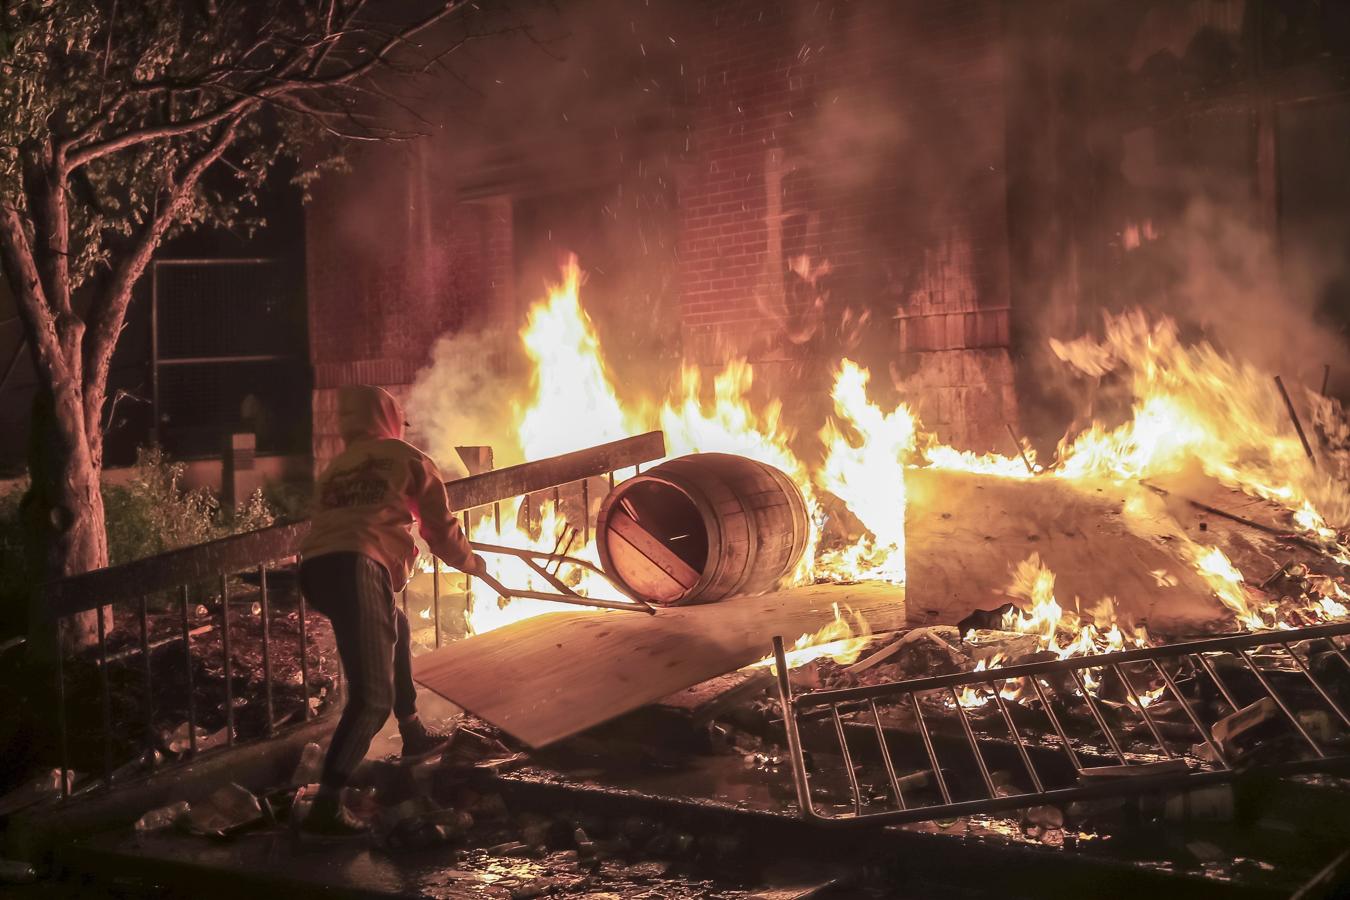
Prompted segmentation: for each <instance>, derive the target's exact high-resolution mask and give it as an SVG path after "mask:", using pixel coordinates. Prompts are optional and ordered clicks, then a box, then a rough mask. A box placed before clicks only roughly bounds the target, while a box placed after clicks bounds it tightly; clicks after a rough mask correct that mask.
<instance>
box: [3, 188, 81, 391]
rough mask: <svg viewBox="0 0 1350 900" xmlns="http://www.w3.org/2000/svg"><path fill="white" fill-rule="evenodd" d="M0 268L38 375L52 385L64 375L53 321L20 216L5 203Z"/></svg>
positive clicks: (59, 342)
mask: <svg viewBox="0 0 1350 900" xmlns="http://www.w3.org/2000/svg"><path fill="white" fill-rule="evenodd" d="M0 264H3V267H4V273H5V280H6V281H8V282H9V286H10V289H11V291H12V292H13V294H14V301H15V303H16V304H17V305H18V307H19V318H20V320H21V321H22V322H23V325H24V331H25V332H27V334H28V336H29V338H30V340H32V342H33V356H34V361H35V362H36V364H37V367H38V373H39V374H40V375H41V376H42V378H43V379H44V381H45V382H46V383H47V384H54V383H56V381H57V379H59V378H62V377H64V375H65V373H66V366H65V363H64V361H63V360H62V358H61V352H60V347H61V341H60V339H59V338H58V336H57V330H56V318H55V317H54V316H53V315H52V311H51V308H50V307H49V306H48V305H47V298H46V295H45V294H44V293H43V290H42V278H41V277H40V276H39V275H38V269H37V263H36V262H35V261H34V259H33V249H32V245H31V244H30V243H29V241H28V231H27V228H26V225H25V223H24V220H23V216H22V215H21V214H20V213H19V211H18V210H17V209H15V208H14V207H13V205H11V204H9V203H3V204H0Z"/></svg>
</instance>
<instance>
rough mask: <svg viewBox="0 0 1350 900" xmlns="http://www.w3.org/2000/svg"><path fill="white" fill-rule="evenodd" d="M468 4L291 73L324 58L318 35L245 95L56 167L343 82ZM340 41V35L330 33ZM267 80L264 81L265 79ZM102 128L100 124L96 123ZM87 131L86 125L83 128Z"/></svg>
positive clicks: (457, 0) (457, 2)
mask: <svg viewBox="0 0 1350 900" xmlns="http://www.w3.org/2000/svg"><path fill="white" fill-rule="evenodd" d="M467 5H470V4H469V0H446V2H445V5H444V6H442V7H441V8H440V9H438V10H436V11H434V12H432V13H429V14H428V15H426V16H424V17H422V18H421V19H418V20H417V21H415V22H412V23H410V24H409V25H407V26H405V27H404V28H402V29H401V30H399V31H398V32H396V33H394V34H392V35H390V36H389V37H388V38H387V39H385V40H384V41H383V42H381V43H380V44H379V46H378V47H377V48H376V49H375V50H374V51H373V52H372V53H371V54H370V55H369V57H368V58H367V59H365V60H364V61H362V62H359V63H355V64H353V65H349V66H347V67H346V68H343V69H340V70H338V71H336V72H333V73H330V74H328V75H320V74H318V73H317V71H316V72H315V74H313V75H310V76H298V75H297V72H299V71H302V67H304V66H306V64H312V63H314V62H315V61H316V60H318V59H322V58H325V57H326V56H327V54H328V52H329V51H330V50H331V48H332V46H333V43H334V38H335V36H334V35H325V37H324V38H323V39H321V40H320V41H318V42H316V43H315V44H312V45H307V46H303V47H301V48H300V49H298V50H297V51H296V53H295V55H294V56H292V57H291V58H289V59H287V60H285V61H284V62H282V63H279V64H278V65H277V66H276V67H274V68H273V69H268V70H267V71H266V72H264V73H262V74H261V75H259V76H258V77H256V78H255V79H253V81H254V82H256V83H257V85H258V86H256V87H253V86H251V85H245V86H243V87H241V88H235V89H234V90H235V91H236V92H238V93H243V94H245V96H242V97H238V98H237V99H235V100H233V101H231V102H229V103H226V104H225V105H223V106H221V107H219V108H216V109H213V110H211V111H208V112H204V113H201V114H199V115H196V116H191V117H189V118H187V119H183V120H181V121H178V122H165V123H162V124H158V125H146V126H143V127H140V128H132V129H129V130H127V131H124V132H122V133H121V134H116V135H113V136H111V137H108V138H105V139H103V140H99V141H92V142H90V143H87V144H84V145H83V146H79V147H75V148H72V149H70V151H69V152H68V153H67V154H65V157H64V159H63V160H62V168H63V170H64V173H65V174H68V173H69V172H71V171H73V170H74V169H76V168H79V167H80V166H83V165H87V164H88V163H90V162H93V161H94V160H96V159H100V158H102V157H104V156H108V155H109V154H112V153H116V152H118V151H119V150H125V149H128V148H130V147H135V146H137V145H140V144H144V143H148V142H151V141H158V140H165V139H168V138H175V137H182V136H185V135H190V134H195V133H199V132H202V131H206V130H209V129H211V128H213V127H215V126H216V125H219V124H220V123H222V122H225V121H227V120H229V119H231V118H233V117H235V116H238V115H239V114H241V113H243V112H244V111H245V110H247V109H248V108H249V107H250V105H251V104H253V103H255V102H257V100H259V99H264V100H265V99H269V98H273V97H277V96H280V95H282V94H291V93H298V92H303V91H311V90H322V89H325V88H331V87H335V86H339V85H344V84H349V83H350V82H353V81H355V80H357V79H359V78H361V77H363V76H365V75H366V74H368V73H369V72H371V71H372V70H373V69H374V68H376V67H377V66H379V65H381V64H384V63H387V62H388V59H389V56H390V54H392V53H393V52H394V51H395V50H396V49H398V48H399V47H400V46H402V45H403V44H407V43H409V42H410V41H411V40H412V39H413V38H414V37H416V36H417V35H418V34H421V33H422V32H424V31H426V30H427V29H428V28H431V27H432V26H433V25H435V24H436V23H438V22H441V21H442V20H444V19H445V18H446V17H447V16H449V15H451V14H452V13H455V12H458V11H459V10H460V9H461V8H462V7H464V6H467ZM359 8H360V4H358V5H357V7H356V8H355V9H354V10H353V11H352V12H351V13H350V14H349V16H354V15H355V11H356V10H357V9H359ZM336 39H338V40H340V36H336ZM269 82H270V83H269ZM198 87H200V88H203V89H205V88H207V87H212V88H217V89H218V88H220V87H221V85H200V84H199V85H198ZM99 127H100V128H101V127H104V126H102V125H100V126H99ZM85 130H86V131H87V129H85Z"/></svg>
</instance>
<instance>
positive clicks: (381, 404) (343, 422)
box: [338, 384, 404, 444]
mask: <svg viewBox="0 0 1350 900" xmlns="http://www.w3.org/2000/svg"><path fill="white" fill-rule="evenodd" d="M403 425H404V422H403V407H402V406H400V405H399V402H398V401H397V400H395V399H394V397H393V395H392V394H390V393H389V392H388V391H386V390H385V389H384V388H380V387H375V386H374V385H369V384H352V385H347V386H345V387H341V388H339V389H338V429H339V431H340V432H341V434H342V440H343V441H345V442H346V443H348V444H351V443H354V442H356V441H360V440H368V439H370V438H396V439H401V438H402V437H403Z"/></svg>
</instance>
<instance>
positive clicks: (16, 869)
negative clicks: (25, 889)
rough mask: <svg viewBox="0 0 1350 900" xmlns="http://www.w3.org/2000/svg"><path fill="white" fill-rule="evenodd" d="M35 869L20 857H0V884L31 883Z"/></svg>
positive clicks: (34, 876) (35, 876)
mask: <svg viewBox="0 0 1350 900" xmlns="http://www.w3.org/2000/svg"><path fill="white" fill-rule="evenodd" d="M35 881H37V870H36V869H34V868H33V864H32V863H26V862H24V861H23V860H21V859H0V884H32V883H33V882H35Z"/></svg>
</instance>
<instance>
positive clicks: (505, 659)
mask: <svg viewBox="0 0 1350 900" xmlns="http://www.w3.org/2000/svg"><path fill="white" fill-rule="evenodd" d="M835 603H838V604H839V606H840V608H841V609H842V608H844V607H849V608H851V609H853V610H854V611H855V612H857V613H860V614H861V615H862V616H863V617H864V618H865V619H866V620H867V622H868V623H869V625H870V626H871V627H872V628H873V629H874V630H877V631H885V630H891V629H894V628H898V627H900V626H901V625H903V624H904V621H905V602H904V589H903V588H899V587H896V586H895V585H887V584H854V585H833V584H826V585H808V586H805V587H799V588H790V589H787V590H782V591H774V592H772V593H768V594H761V595H760V596H757V597H737V598H735V599H732V600H727V601H724V602H722V603H712V604H708V605H704V606H681V607H672V608H668V609H662V610H660V611H659V612H658V613H657V614H656V615H655V616H634V615H630V614H627V613H622V612H614V613H607V612H580V613H548V614H545V615H542V616H536V617H534V618H532V619H525V620H523V621H520V622H516V623H513V624H511V625H507V626H505V627H503V628H499V629H497V630H496V631H490V632H488V633H487V634H484V635H479V636H477V637H473V638H469V639H468V640H464V641H459V642H457V643H455V644H452V645H450V646H448V647H443V648H442V649H440V650H436V651H433V652H431V653H425V654H423V655H421V656H418V657H415V658H414V659H413V675H414V677H415V678H416V679H417V680H418V681H419V682H421V683H422V684H423V685H424V686H425V687H427V688H428V689H430V690H432V691H434V692H436V693H437V694H440V695H441V696H442V697H445V698H446V699H447V700H450V701H451V702H452V703H455V704H457V705H459V706H462V707H464V708H465V709H467V710H469V711H470V712H472V713H474V714H475V715H477V716H479V717H481V718H483V719H485V720H487V721H488V722H491V723H492V724H493V725H496V726H497V727H498V728H501V729H502V730H503V731H505V732H507V733H508V734H511V735H513V736H514V737H516V738H517V739H519V740H521V741H524V742H525V743H526V744H529V745H530V746H532V747H543V746H545V745H547V744H551V743H553V742H554V741H557V740H561V739H562V738H565V737H569V736H570V735H573V734H577V733H578V732H581V731H584V730H586V729H587V728H590V727H592V726H595V725H599V724H600V723H602V722H605V721H608V720H609V719H612V718H614V717H615V716H618V715H621V714H623V713H626V712H629V711H631V710H634V709H637V708H639V707H641V706H645V705H647V704H649V703H653V702H655V701H658V700H661V699H662V698H664V697H666V696H668V695H670V694H673V693H675V692H676V691H680V690H684V689H685V688H688V687H690V686H691V685H695V684H699V683H701V682H704V681H707V680H708V679H710V678H715V677H717V676H718V675H722V674H725V673H727V672H732V671H735V670H736V669H739V668H741V667H743V666H747V665H749V664H750V663H752V662H755V661H756V660H758V659H761V658H763V657H764V656H767V655H768V653H769V651H770V648H771V645H772V640H773V637H774V636H775V635H781V636H782V637H783V638H784V639H785V640H786V641H787V642H788V643H789V644H791V643H792V642H793V641H795V640H796V639H797V637H798V636H799V635H802V634H808V633H814V632H816V631H818V630H819V629H820V628H821V627H822V626H824V625H825V624H826V623H827V622H830V621H831V620H833V618H834V612H833V610H832V608H831V605H832V604H835Z"/></svg>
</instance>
